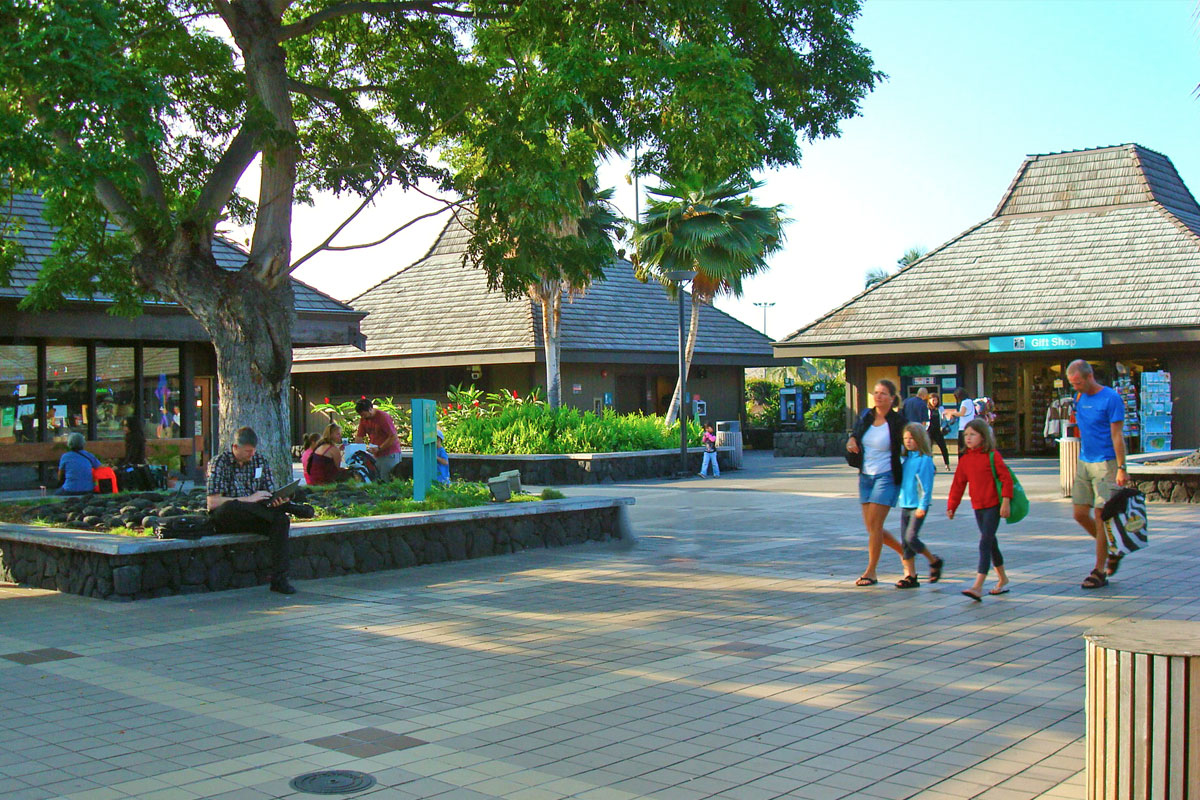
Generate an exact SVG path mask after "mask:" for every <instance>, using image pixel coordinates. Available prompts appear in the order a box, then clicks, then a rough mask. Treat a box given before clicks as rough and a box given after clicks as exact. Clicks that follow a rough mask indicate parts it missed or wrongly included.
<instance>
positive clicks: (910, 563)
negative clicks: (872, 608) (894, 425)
mask: <svg viewBox="0 0 1200 800" xmlns="http://www.w3.org/2000/svg"><path fill="white" fill-rule="evenodd" d="M904 452H905V455H904V476H903V478H902V479H901V481H900V501H899V505H900V531H901V538H902V540H903V542H904V553H903V554H902V555H901V556H900V563H901V564H903V565H904V577H903V578H901V579H900V580H899V581H897V582H896V588H897V589H915V588H916V587H918V586H920V585H921V583H920V581H919V580H917V564H916V560H917V553H920V554H921V555H923V556H925V558H927V559H929V582H930V583H937V582H938V581H939V580H941V577H942V567H943V566H945V562H943V561H942V559H940V558H938V557H937V556H935V555H934V554H933V553H931V552H929V549H928V548H927V547H925V545H924V544H923V543H922V542H921V540H920V538H919V537H918V534H919V533H920V531H921V525H922V524H924V522H925V515H926V514H927V513H928V512H929V503H930V502H931V501H932V500H933V452H932V448H931V447H930V443H929V434H928V433H926V431H925V426H924V425H922V424H920V423H918V422H910V423H908V424H907V425H905V426H904Z"/></svg>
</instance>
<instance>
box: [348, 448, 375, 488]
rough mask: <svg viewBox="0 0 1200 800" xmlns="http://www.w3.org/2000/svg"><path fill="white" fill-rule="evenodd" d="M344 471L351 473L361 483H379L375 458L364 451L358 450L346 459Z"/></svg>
mask: <svg viewBox="0 0 1200 800" xmlns="http://www.w3.org/2000/svg"><path fill="white" fill-rule="evenodd" d="M346 469H348V470H350V471H351V472H353V473H354V474H355V475H356V476H358V479H359V480H360V481H362V482H363V483H378V482H379V466H378V465H377V464H376V463H375V456H373V455H371V454H370V453H368V452H367V451H366V450H359V451H358V452H356V453H354V454H353V455H351V456H350V457H349V458H347V459H346Z"/></svg>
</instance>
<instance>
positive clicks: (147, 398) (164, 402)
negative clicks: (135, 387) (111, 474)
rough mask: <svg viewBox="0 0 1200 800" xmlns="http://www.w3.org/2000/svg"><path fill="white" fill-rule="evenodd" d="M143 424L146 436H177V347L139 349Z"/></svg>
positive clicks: (165, 437)
mask: <svg viewBox="0 0 1200 800" xmlns="http://www.w3.org/2000/svg"><path fill="white" fill-rule="evenodd" d="M142 375H143V378H142V409H143V411H142V414H143V416H142V427H143V428H144V429H145V431H146V438H147V439H155V438H157V439H175V438H178V437H179V431H180V428H179V348H177V347H147V348H145V349H143V350H142Z"/></svg>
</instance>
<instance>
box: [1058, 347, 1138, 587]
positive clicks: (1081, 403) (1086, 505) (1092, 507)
mask: <svg viewBox="0 0 1200 800" xmlns="http://www.w3.org/2000/svg"><path fill="white" fill-rule="evenodd" d="M1067 380H1068V381H1070V382H1071V387H1072V388H1074V389H1075V391H1076V392H1078V397H1077V399H1076V401H1075V424H1076V425H1077V426H1078V427H1079V465H1078V467H1077V469H1076V470H1075V483H1074V484H1073V485H1072V486H1071V502H1073V503H1074V504H1075V521H1076V522H1078V523H1079V524H1080V525H1081V526H1083V529H1084V530H1085V531H1087V532H1088V535H1089V536H1091V537H1093V538H1094V539H1095V540H1096V566H1095V568H1094V569H1093V570H1092V572H1091V574H1090V575H1088V576H1087V578H1086V579H1084V581H1083V588H1084V589H1098V588H1100V587H1101V586H1105V585H1107V584H1108V578H1109V576H1110V575H1113V574H1114V573H1115V572H1116V571H1117V567H1118V566H1119V565H1120V560H1121V559H1120V556H1119V555H1115V554H1114V555H1112V556H1110V555H1109V553H1108V537H1107V536H1105V535H1104V522H1103V521H1102V520H1101V519H1100V512H1101V510H1102V509H1103V508H1104V504H1105V503H1106V502H1108V498H1109V497H1111V496H1112V494H1113V492H1115V491H1116V489H1117V487H1118V486H1124V485H1125V484H1126V483H1127V482H1128V481H1129V474H1128V473H1127V472H1126V471H1125V439H1124V438H1123V434H1122V430H1123V428H1124V426H1125V404H1124V403H1123V402H1122V400H1121V395H1119V394H1117V393H1116V391H1114V390H1113V389H1111V388H1109V387H1107V386H1102V385H1100V383H1099V382H1098V381H1097V380H1096V374H1095V372H1093V370H1092V365H1091V364H1089V363H1088V362H1086V361H1084V360H1083V359H1078V360H1076V361H1072V362H1071V363H1070V364H1068V365H1067Z"/></svg>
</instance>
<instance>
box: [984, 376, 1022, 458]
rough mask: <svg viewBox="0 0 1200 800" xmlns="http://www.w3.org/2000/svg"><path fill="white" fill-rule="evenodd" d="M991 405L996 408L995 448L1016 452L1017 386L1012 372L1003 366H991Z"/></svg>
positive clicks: (993, 428)
mask: <svg viewBox="0 0 1200 800" xmlns="http://www.w3.org/2000/svg"><path fill="white" fill-rule="evenodd" d="M990 389H991V394H990V397H991V398H992V403H993V404H994V405H995V407H996V421H995V422H994V423H993V424H992V431H993V432H994V433H995V434H996V447H997V448H999V449H1000V450H1005V451H1008V452H1010V453H1012V452H1015V451H1016V450H1017V385H1016V381H1015V380H1014V379H1013V373H1012V370H1011V369H1009V367H1008V366H1007V365H1004V364H993V365H992V380H991V384H990Z"/></svg>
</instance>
